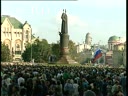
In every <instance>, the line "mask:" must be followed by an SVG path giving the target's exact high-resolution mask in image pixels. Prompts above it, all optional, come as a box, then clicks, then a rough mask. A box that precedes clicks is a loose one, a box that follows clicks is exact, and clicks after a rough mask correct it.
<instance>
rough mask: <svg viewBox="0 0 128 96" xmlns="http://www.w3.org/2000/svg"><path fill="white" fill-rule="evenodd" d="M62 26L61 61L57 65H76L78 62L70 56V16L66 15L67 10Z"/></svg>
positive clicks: (62, 17) (63, 14) (64, 11)
mask: <svg viewBox="0 0 128 96" xmlns="http://www.w3.org/2000/svg"><path fill="white" fill-rule="evenodd" d="M61 19H62V25H61V32H59V35H60V56H61V58H60V60H59V61H58V62H57V63H61V64H74V63H76V61H74V60H72V59H71V57H70V56H69V49H68V43H69V35H68V16H67V14H66V10H63V13H62V16H61Z"/></svg>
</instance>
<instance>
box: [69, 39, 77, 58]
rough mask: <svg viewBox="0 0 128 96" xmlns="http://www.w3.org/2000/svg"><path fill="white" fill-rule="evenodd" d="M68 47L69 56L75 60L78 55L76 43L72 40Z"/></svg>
mask: <svg viewBox="0 0 128 96" xmlns="http://www.w3.org/2000/svg"><path fill="white" fill-rule="evenodd" d="M68 47H69V54H70V56H71V57H72V58H73V59H75V57H76V55H77V48H76V45H75V43H74V42H73V41H72V40H69V43H68Z"/></svg>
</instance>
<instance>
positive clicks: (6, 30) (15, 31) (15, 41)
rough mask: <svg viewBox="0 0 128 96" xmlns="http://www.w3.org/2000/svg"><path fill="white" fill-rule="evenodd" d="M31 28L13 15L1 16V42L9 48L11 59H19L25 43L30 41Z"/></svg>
mask: <svg viewBox="0 0 128 96" xmlns="http://www.w3.org/2000/svg"><path fill="white" fill-rule="evenodd" d="M31 35H32V28H31V25H29V24H28V22H27V21H26V22H25V23H24V24H22V23H21V22H20V21H18V20H17V19H16V18H15V17H10V16H8V15H2V16H1V42H2V43H3V44H5V45H6V46H8V48H9V49H10V52H11V55H12V56H13V60H21V59H22V57H21V54H22V53H23V51H24V50H25V46H26V43H28V42H31Z"/></svg>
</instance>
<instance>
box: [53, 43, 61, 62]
mask: <svg viewBox="0 0 128 96" xmlns="http://www.w3.org/2000/svg"><path fill="white" fill-rule="evenodd" d="M51 51H52V54H53V55H55V56H56V59H57V60H58V59H59V57H60V44H59V42H58V43H53V44H51Z"/></svg>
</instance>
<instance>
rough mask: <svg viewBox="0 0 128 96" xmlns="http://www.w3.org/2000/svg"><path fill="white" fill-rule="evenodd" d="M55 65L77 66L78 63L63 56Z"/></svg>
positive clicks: (67, 56)
mask: <svg viewBox="0 0 128 96" xmlns="http://www.w3.org/2000/svg"><path fill="white" fill-rule="evenodd" d="M57 64H78V62H76V61H75V60H73V59H72V58H71V57H70V56H69V55H63V56H62V57H61V58H60V60H59V61H58V62H57Z"/></svg>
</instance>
